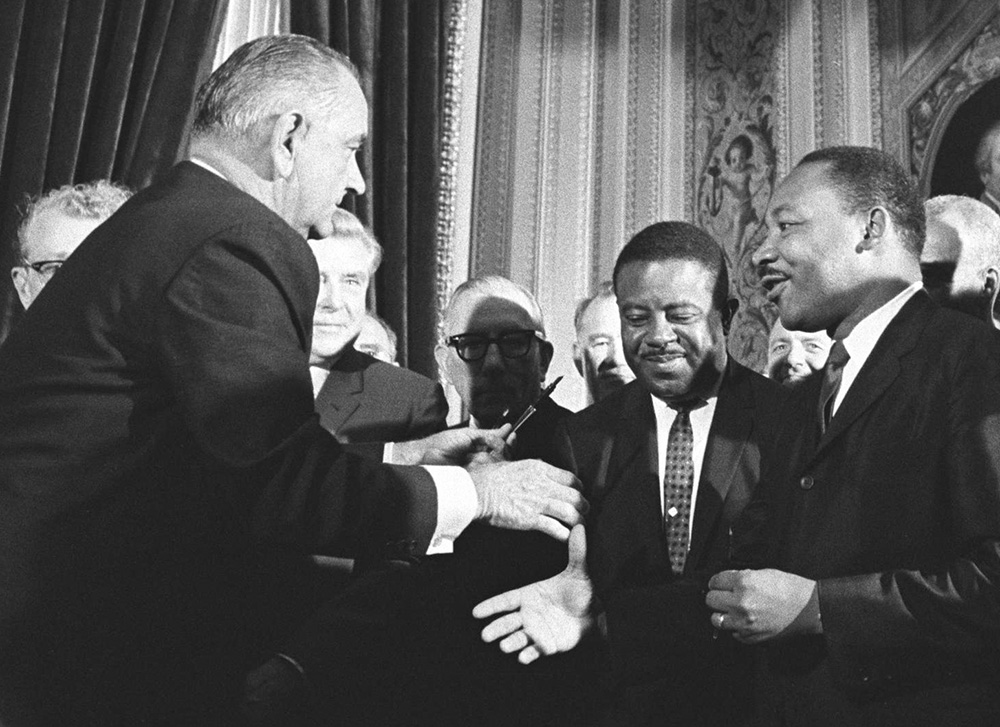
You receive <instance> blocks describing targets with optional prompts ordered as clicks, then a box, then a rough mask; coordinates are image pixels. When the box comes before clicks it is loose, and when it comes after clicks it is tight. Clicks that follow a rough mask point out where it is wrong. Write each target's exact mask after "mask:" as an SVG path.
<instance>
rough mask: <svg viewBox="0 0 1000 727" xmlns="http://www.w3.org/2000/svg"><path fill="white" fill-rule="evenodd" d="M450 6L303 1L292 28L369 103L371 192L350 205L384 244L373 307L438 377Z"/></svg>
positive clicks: (408, 361) (407, 361)
mask: <svg viewBox="0 0 1000 727" xmlns="http://www.w3.org/2000/svg"><path fill="white" fill-rule="evenodd" d="M446 17H447V0H383V1H382V2H377V1H376V2H373V1H372V0H297V1H296V2H294V3H292V7H291V17H290V21H291V23H290V29H291V32H293V33H301V34H303V35H309V36H311V37H313V38H316V39H317V40H319V41H321V42H323V43H326V44H327V45H329V46H330V47H332V48H335V49H337V50H339V51H341V52H342V53H346V54H347V55H348V56H349V57H350V58H351V60H352V61H353V62H354V63H355V65H356V66H357V67H358V70H359V71H360V74H361V87H362V89H363V90H364V92H365V96H366V98H367V99H368V101H369V104H370V105H371V133H370V135H369V139H368V141H367V143H366V144H365V148H364V150H363V152H362V156H361V159H360V165H361V171H362V173H363V174H364V175H365V181H366V182H367V184H368V192H367V193H366V194H365V195H363V196H361V197H358V198H356V199H354V200H345V202H344V206H345V207H348V208H350V209H353V210H354V212H355V213H356V214H357V215H358V217H360V218H361V220H362V221H363V222H365V223H366V224H370V225H371V226H372V228H373V229H374V230H375V235H376V236H377V237H378V239H379V241H380V242H381V243H382V245H383V246H384V247H385V257H384V259H383V262H382V267H381V269H380V270H379V273H378V275H377V276H376V280H375V285H374V290H375V293H374V297H375V302H376V308H377V309H378V312H379V314H380V315H382V316H383V317H384V318H385V319H386V320H387V321H389V323H390V324H391V325H392V327H393V328H394V329H395V330H396V333H397V335H398V336H399V351H400V356H399V357H400V362H401V363H402V364H403V365H404V366H407V367H408V368H411V369H413V370H414V371H419V372H420V373H423V374H425V375H427V376H430V377H432V378H436V376H437V373H436V371H437V367H436V363H435V361H434V344H435V342H436V340H435V339H436V335H437V330H436V326H437V311H436V305H437V296H436V291H435V276H436V252H435V247H434V245H435V229H436V215H437V195H438V187H439V180H440V171H439V168H440V156H441V97H442V87H443V83H444V70H445V58H444V48H445V43H444V41H443V36H444V33H445V22H446Z"/></svg>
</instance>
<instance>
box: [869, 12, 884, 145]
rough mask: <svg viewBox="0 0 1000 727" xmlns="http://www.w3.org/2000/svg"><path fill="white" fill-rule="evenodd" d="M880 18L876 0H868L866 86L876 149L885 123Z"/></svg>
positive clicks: (873, 141) (882, 135) (882, 136)
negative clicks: (868, 92) (868, 91)
mask: <svg viewBox="0 0 1000 727" xmlns="http://www.w3.org/2000/svg"><path fill="white" fill-rule="evenodd" d="M881 20H882V18H881V15H880V13H879V9H878V2H877V0H868V88H869V89H870V96H869V102H870V104H871V114H872V130H871V134H872V146H873V147H875V148H876V149H882V148H883V138H884V134H883V126H884V124H885V118H884V115H883V113H882V49H881V46H880V45H879V37H880V36H881V29H880V25H879V23H880V22H881Z"/></svg>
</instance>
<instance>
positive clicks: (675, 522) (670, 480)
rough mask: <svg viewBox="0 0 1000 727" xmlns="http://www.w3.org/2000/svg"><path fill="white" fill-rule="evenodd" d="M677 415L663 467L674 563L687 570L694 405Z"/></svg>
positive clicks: (665, 511)
mask: <svg viewBox="0 0 1000 727" xmlns="http://www.w3.org/2000/svg"><path fill="white" fill-rule="evenodd" d="M675 408H676V409H677V416H676V417H674V423H673V424H672V425H671V426H670V435H669V437H668V439H667V457H666V462H665V466H664V471H663V529H664V532H665V533H666V535H667V549H668V551H669V553H670V566H671V569H672V570H673V572H674V573H677V574H680V573H682V572H683V571H684V561H685V559H686V558H687V551H688V542H689V536H690V532H689V530H690V525H689V523H690V519H691V494H692V492H693V490H694V459H693V458H692V456H691V451H692V449H693V448H694V435H693V432H692V430H691V408H690V407H675Z"/></svg>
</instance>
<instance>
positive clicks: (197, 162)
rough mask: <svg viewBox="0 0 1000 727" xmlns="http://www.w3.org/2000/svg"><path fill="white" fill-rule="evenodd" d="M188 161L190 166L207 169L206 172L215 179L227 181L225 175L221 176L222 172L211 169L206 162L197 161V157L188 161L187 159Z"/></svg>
mask: <svg viewBox="0 0 1000 727" xmlns="http://www.w3.org/2000/svg"><path fill="white" fill-rule="evenodd" d="M188 161H189V162H191V163H192V164H197V165H198V166H199V167H201V168H202V169H207V170H208V171H210V172H211V173H212V174H214V175H215V176H217V177H222V178H223V179H226V181H229V180H228V179H227V178H226V175H225V174H223V173H222V172H220V171H219V170H218V169H216V168H215V167H213V166H212V165H211V164H209V163H208V162H206V161H203V160H201V159H199V158H198V157H191V158H190V159H188Z"/></svg>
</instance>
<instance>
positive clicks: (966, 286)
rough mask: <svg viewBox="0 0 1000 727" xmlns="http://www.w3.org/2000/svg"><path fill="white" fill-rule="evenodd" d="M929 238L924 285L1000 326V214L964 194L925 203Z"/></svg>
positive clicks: (923, 262) (923, 255) (922, 259)
mask: <svg viewBox="0 0 1000 727" xmlns="http://www.w3.org/2000/svg"><path fill="white" fill-rule="evenodd" d="M924 209H925V211H926V213H927V241H926V242H925V243H924V249H923V252H922V253H921V256H920V267H921V271H922V273H923V279H924V287H925V288H926V289H927V291H928V292H929V293H930V294H931V296H932V297H933V298H934V299H935V300H937V301H938V302H939V303H941V304H942V305H946V306H948V307H949V308H955V309H956V310H961V311H964V312H966V313H969V314H970V315H973V316H975V317H976V318H979V319H984V320H987V321H990V322H991V323H992V324H993V325H994V326H995V327H998V328H1000V317H998V315H997V312H996V310H995V307H996V302H997V293H998V291H1000V215H997V213H996V212H994V211H993V210H992V209H991V208H990V207H989V206H988V205H986V204H984V203H982V202H980V201H978V200H975V199H972V198H971V197H963V196H959V195H950V194H949V195H939V196H937V197H932V198H930V199H928V200H927V201H926V202H925V203H924Z"/></svg>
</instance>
